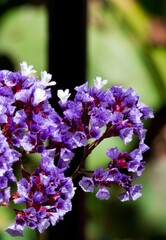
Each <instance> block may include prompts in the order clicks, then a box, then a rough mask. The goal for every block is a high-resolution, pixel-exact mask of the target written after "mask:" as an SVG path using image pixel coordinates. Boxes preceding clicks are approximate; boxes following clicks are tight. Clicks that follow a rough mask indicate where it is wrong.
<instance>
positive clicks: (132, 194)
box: [119, 184, 142, 202]
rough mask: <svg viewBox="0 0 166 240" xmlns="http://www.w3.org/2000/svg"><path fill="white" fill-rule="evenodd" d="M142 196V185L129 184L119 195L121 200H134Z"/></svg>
mask: <svg viewBox="0 0 166 240" xmlns="http://www.w3.org/2000/svg"><path fill="white" fill-rule="evenodd" d="M141 196H142V185H139V184H137V185H134V186H131V187H130V188H129V189H128V190H127V191H126V192H125V193H122V194H120V195H119V199H120V200H121V202H124V201H128V200H136V199H137V198H139V197H141Z"/></svg>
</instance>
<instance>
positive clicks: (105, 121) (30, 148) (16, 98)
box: [0, 62, 153, 237]
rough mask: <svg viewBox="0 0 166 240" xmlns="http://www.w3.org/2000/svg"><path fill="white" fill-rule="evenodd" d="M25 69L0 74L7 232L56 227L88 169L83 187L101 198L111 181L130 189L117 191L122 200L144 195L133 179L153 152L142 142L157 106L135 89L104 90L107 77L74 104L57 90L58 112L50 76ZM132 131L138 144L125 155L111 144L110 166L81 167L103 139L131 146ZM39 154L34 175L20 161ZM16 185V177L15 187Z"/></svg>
mask: <svg viewBox="0 0 166 240" xmlns="http://www.w3.org/2000/svg"><path fill="white" fill-rule="evenodd" d="M20 66H21V71H19V72H16V73H15V72H11V71H8V70H1V71H0V126H1V128H0V156H1V158H0V205H1V206H6V207H9V208H11V209H13V210H14V211H15V213H16V219H15V222H14V223H13V224H12V225H10V226H9V227H8V228H7V229H6V230H5V231H6V232H8V233H9V234H10V235H11V236H13V237H16V236H23V230H24V228H25V226H28V227H29V228H31V229H38V230H39V232H40V233H43V232H44V231H45V229H46V228H48V227H49V225H50V224H52V225H53V226H55V225H56V224H57V223H58V222H59V221H60V220H62V219H63V217H64V215H65V214H66V213H67V212H69V211H71V210H72V202H71V200H72V198H73V197H74V195H75V189H76V187H75V186H74V184H73V179H74V178H75V177H76V176H77V175H79V174H84V176H83V177H82V179H81V180H80V182H79V186H80V187H81V188H82V189H83V191H85V192H94V191H95V189H97V193H96V197H97V198H99V199H101V200H107V199H109V198H110V188H111V186H112V185H113V184H116V185H118V186H120V187H121V188H123V189H124V192H123V193H122V194H120V195H119V196H118V197H119V199H120V200H121V201H122V202H124V201H127V200H136V199H137V198H139V197H140V196H141V195H142V186H141V185H139V184H136V185H132V184H133V181H134V179H135V178H136V177H140V176H141V175H142V172H143V170H144V168H145V162H144V161H143V153H144V152H145V151H147V150H148V149H149V148H148V146H147V145H146V144H145V143H144V140H145V135H146V129H144V128H143V127H144V125H143V122H142V120H145V119H147V118H153V111H152V110H151V109H150V108H148V106H146V105H145V104H143V103H141V102H140V101H139V96H138V95H137V94H136V93H135V91H134V90H133V89H132V88H129V89H128V90H126V89H123V87H121V86H113V87H111V88H110V89H107V90H104V89H103V86H105V85H106V84H107V82H108V81H107V80H102V79H101V77H96V79H95V80H94V86H93V87H91V88H89V87H88V83H87V82H86V83H85V84H83V85H81V86H76V87H75V90H76V94H75V97H74V99H73V101H72V100H70V99H69V97H70V93H69V89H66V90H65V91H63V90H58V91H57V95H58V97H59V99H60V101H59V105H60V107H61V113H57V112H56V111H55V110H54V109H53V108H52V107H51V105H50V103H49V99H50V98H51V91H50V88H47V87H50V86H53V85H55V84H56V82H55V81H51V78H52V76H51V74H49V73H47V72H46V71H43V72H41V80H40V79H38V77H36V76H35V75H34V74H35V73H36V71H35V70H34V69H33V66H32V65H30V66H28V65H27V63H26V62H22V63H21V64H20ZM133 135H135V136H136V137H137V138H138V141H139V144H138V147H137V148H136V149H134V150H133V151H131V152H130V153H127V152H123V153H122V152H120V150H119V149H118V147H115V148H109V149H107V151H106V155H107V157H108V158H109V162H108V163H107V168H106V169H104V168H102V167H99V168H97V169H94V170H93V171H88V170H86V169H82V167H83V165H84V162H85V160H86V158H87V157H88V156H89V154H90V153H91V152H92V151H93V149H94V148H95V147H97V145H98V144H100V142H101V141H103V139H105V138H110V137H114V136H119V137H120V138H121V140H122V142H123V143H124V144H128V143H129V142H131V141H132V139H133ZM47 140H49V142H48V143H47V144H46V142H47ZM88 140H93V141H92V142H91V143H89V141H88ZM78 147H84V149H85V151H84V154H83V156H82V158H81V159H80V162H79V163H78V166H77V168H76V170H75V172H74V173H73V174H72V175H71V176H69V177H66V176H65V174H66V173H65V171H66V170H67V169H68V168H70V163H71V162H72V161H74V160H73V159H74V149H76V148H78ZM34 153H37V154H38V155H40V164H39V166H38V167H37V168H36V169H35V171H34V172H28V170H27V169H25V166H24V164H23V161H22V158H23V157H24V156H26V155H29V154H34ZM15 162H19V164H20V171H21V175H22V178H21V179H19V180H17V179H16V176H15V175H14V171H13V168H14V167H15V165H14V164H15ZM34 162H35V158H34ZM10 182H15V184H16V188H17V189H16V190H15V191H14V190H13V189H12V188H11V187H10V186H9V183H10ZM11 201H12V202H13V203H14V207H12V206H10V202H11ZM20 203H24V204H25V207H24V208H23V209H22V210H20V208H18V207H17V205H18V204H20Z"/></svg>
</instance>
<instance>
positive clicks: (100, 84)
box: [94, 77, 108, 89]
mask: <svg viewBox="0 0 166 240" xmlns="http://www.w3.org/2000/svg"><path fill="white" fill-rule="evenodd" d="M107 83H108V80H103V81H102V80H101V77H96V79H95V80H94V86H95V87H96V88H98V89H101V88H102V87H104V86H105V85H106V84H107Z"/></svg>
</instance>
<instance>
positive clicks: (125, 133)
mask: <svg viewBox="0 0 166 240" xmlns="http://www.w3.org/2000/svg"><path fill="white" fill-rule="evenodd" d="M119 136H120V138H121V139H122V141H123V142H124V144H127V143H129V142H131V141H132V137H133V128H132V127H128V128H122V129H121V130H120V135H119Z"/></svg>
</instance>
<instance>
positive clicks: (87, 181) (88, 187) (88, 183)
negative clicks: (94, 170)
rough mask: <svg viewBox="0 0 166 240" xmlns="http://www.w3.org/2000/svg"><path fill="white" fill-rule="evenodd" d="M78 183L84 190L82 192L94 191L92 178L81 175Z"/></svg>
mask: <svg viewBox="0 0 166 240" xmlns="http://www.w3.org/2000/svg"><path fill="white" fill-rule="evenodd" d="M79 185H80V187H81V188H82V189H83V190H84V192H94V182H93V180H92V178H88V177H83V178H82V179H81V180H80V181H79Z"/></svg>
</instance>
